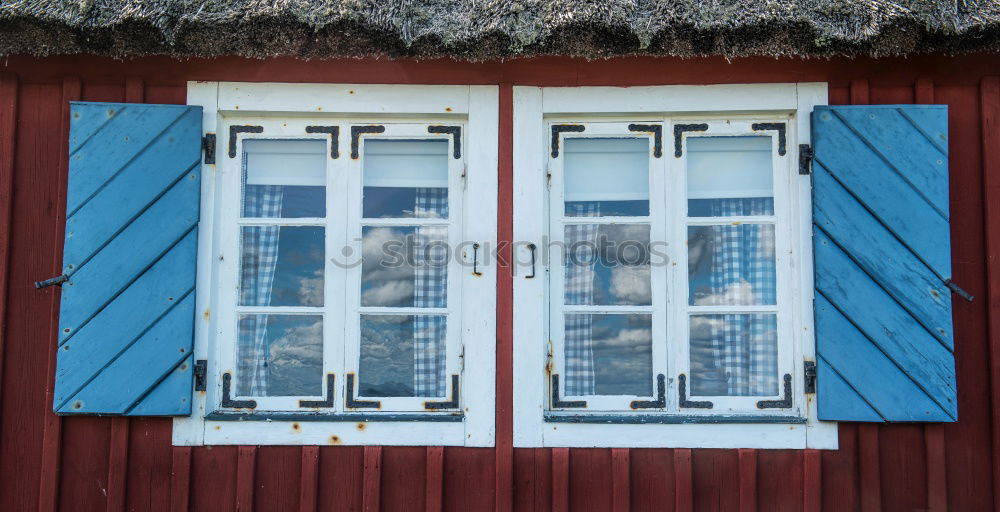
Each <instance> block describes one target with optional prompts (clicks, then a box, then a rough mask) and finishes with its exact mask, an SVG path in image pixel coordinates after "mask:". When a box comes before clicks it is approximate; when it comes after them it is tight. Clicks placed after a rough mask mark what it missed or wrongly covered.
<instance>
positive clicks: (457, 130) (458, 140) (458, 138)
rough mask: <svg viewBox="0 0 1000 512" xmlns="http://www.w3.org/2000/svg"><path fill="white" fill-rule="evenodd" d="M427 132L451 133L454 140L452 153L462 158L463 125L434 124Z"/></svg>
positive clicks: (456, 158) (456, 157)
mask: <svg viewBox="0 0 1000 512" xmlns="http://www.w3.org/2000/svg"><path fill="white" fill-rule="evenodd" d="M427 133H445V134H448V135H451V136H452V137H453V138H454V140H453V141H452V142H453V144H452V151H451V154H452V156H453V157H454V158H455V160H458V159H459V158H462V127H461V126H442V125H432V126H428V127H427Z"/></svg>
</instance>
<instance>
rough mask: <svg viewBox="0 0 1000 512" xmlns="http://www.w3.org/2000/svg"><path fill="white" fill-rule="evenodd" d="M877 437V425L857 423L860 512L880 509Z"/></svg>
mask: <svg viewBox="0 0 1000 512" xmlns="http://www.w3.org/2000/svg"><path fill="white" fill-rule="evenodd" d="M878 438H879V426H878V425H858V483H859V487H860V493H859V497H860V504H861V512H877V511H880V510H882V477H881V472H880V469H881V468H880V466H879V444H878Z"/></svg>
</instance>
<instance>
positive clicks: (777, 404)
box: [757, 373, 792, 409]
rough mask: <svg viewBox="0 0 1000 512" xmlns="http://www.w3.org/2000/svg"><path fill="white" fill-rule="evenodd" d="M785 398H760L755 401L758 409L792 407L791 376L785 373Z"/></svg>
mask: <svg viewBox="0 0 1000 512" xmlns="http://www.w3.org/2000/svg"><path fill="white" fill-rule="evenodd" d="M784 381H785V398H782V399H781V400H761V401H759V402H757V408H758V409H790V408H791V407H792V376H791V374H788V373H786V374H785V378H784Z"/></svg>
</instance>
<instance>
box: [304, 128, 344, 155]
mask: <svg viewBox="0 0 1000 512" xmlns="http://www.w3.org/2000/svg"><path fill="white" fill-rule="evenodd" d="M306 133H326V134H329V135H330V158H333V159H334V160H336V159H338V158H340V127H339V126H306Z"/></svg>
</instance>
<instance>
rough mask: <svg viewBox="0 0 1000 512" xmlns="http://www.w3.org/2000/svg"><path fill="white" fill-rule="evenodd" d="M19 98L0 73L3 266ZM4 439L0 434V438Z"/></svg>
mask: <svg viewBox="0 0 1000 512" xmlns="http://www.w3.org/2000/svg"><path fill="white" fill-rule="evenodd" d="M17 99H18V81H17V76H16V75H14V74H13V73H7V72H4V73H2V74H0V269H7V268H9V267H10V249H11V247H10V239H11V218H12V216H13V213H14V210H13V209H14V199H13V195H14V188H13V187H14V151H15V150H16V146H17V143H16V140H17ZM8 279H9V278H8V275H7V272H6V271H3V272H0V398H2V397H3V391H4V389H3V382H4V380H3V367H4V355H5V354H6V351H5V350H4V347H5V345H6V339H7V321H6V318H7V314H6V313H7V295H8V293H7V280H8ZM0 436H2V432H0ZM2 440H3V438H2V437H0V441H2Z"/></svg>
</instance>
